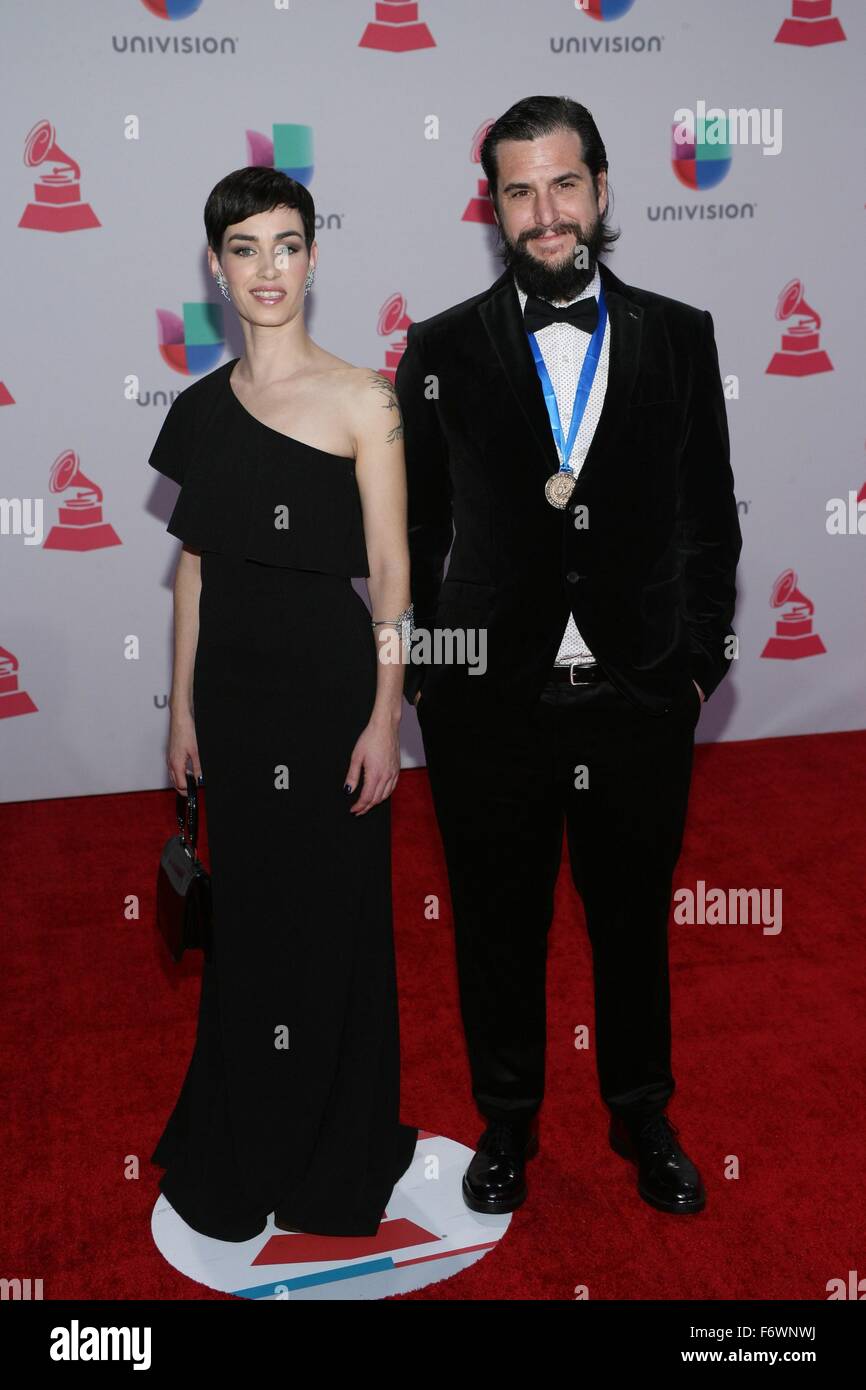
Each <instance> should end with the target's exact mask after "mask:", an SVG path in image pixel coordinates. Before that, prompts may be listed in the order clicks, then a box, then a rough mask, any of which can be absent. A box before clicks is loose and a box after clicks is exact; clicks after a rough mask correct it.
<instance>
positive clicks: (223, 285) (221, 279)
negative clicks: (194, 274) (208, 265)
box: [213, 267, 231, 300]
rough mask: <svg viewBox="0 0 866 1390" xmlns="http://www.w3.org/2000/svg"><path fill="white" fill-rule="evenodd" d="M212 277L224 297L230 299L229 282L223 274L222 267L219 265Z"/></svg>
mask: <svg viewBox="0 0 866 1390" xmlns="http://www.w3.org/2000/svg"><path fill="white" fill-rule="evenodd" d="M213 278H214V279H215V280H216V282H217V284H218V285H219V287H220V289H221V290H222V292H223V294H224V295H225V297H226V299H228V300H230V299H231V295H230V294H229V282H228V280H227V279H226V277H225V276H224V275H223V272H222V267H220V269H219V270H218V271H217V273H216V275H215V276H214V277H213Z"/></svg>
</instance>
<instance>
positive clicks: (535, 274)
mask: <svg viewBox="0 0 866 1390" xmlns="http://www.w3.org/2000/svg"><path fill="white" fill-rule="evenodd" d="M553 230H556V231H559V232H565V233H568V232H573V233H574V236H575V238H576V245H575V246H574V248H573V250H571V251H569V252H567V253H566V254H565V256H564V257H563V259H562V260H560V261H558V262H557V263H556V264H555V265H551V264H549V263H548V262H546V261H541V260H539V258H538V257H537V256H534V255H533V253H532V252H531V251H530V250H528V248H527V245H526V243H527V242H528V241H531V240H534V239H535V238H536V237H538V236H541V235H542V234H543V233H544V232H546V231H553ZM602 240H603V231H602V225H601V218H600V217H596V219H595V221H594V222H593V223H592V225H591V226H590V227H589V229H588V230H587V231H586V232H584V230H583V228H582V227H581V225H580V223H579V222H565V221H561V222H557V223H556V224H555V227H554V228H550V227H530V228H528V230H527V231H524V232H521V233H520V236H519V237H518V238H517V241H516V242H512V241H509V239H508V238H507V237H506V235H505V232H504V231H503V232H502V243H503V250H502V259H503V260H504V262H505V264H506V266H507V267H508V269H509V270H511V271H513V272H514V274H515V275H516V277H517V283H518V285H519V286H520V288H521V289H522V290H523V292H524V294H533V295H536V296H537V297H538V298H539V299H546V300H547V301H548V302H549V303H552V302H553V301H554V300H557V299H576V298H577V296H578V295H579V294H580V292H581V291H582V290H585V289H586V287H587V285H588V284H589V282H590V280H591V279H592V277H593V276H594V274H595V268H596V265H597V264H598V256H599V252H600V251H601V246H602ZM582 246H583V247H585V248H586V266H585V267H584V266H583V265H575V264H574V258H575V257H576V256H577V253H578V251H579V250H580V248H581V247H582ZM582 259H583V258H582V257H581V260H582Z"/></svg>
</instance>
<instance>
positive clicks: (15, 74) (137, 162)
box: [0, 0, 866, 801]
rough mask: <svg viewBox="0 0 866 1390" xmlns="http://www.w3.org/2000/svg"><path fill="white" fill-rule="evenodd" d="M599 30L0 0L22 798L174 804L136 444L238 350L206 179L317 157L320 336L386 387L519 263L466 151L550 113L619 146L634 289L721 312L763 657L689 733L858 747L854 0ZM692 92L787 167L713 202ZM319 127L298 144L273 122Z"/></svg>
mask: <svg viewBox="0 0 866 1390" xmlns="http://www.w3.org/2000/svg"><path fill="white" fill-rule="evenodd" d="M585 8H586V9H587V10H589V11H590V12H589V13H587V12H583V10H582V8H581V6H580V4H577V5H576V4H575V3H574V0H532V3H521V2H520V0H420V4H419V5H414V6H413V5H412V4H408V3H403V4H395V3H394V2H393V0H380V2H379V3H378V4H375V3H374V0H288V3H280V0H277V3H258V4H253V3H250V2H249V0H247V3H241V2H240V0H199V2H198V3H196V0H112V3H109V2H108V0H101V3H98V2H97V0H94V3H90V4H88V5H87V6H83V7H81V6H71V5H69V4H67V3H61V0H42V2H40V0H4V4H3V6H2V15H0V24H2V51H3V54H4V68H5V72H4V81H3V93H2V103H3V107H2V111H3V120H2V126H0V142H2V154H0V158H2V166H3V186H4V194H5V196H4V213H3V220H2V238H3V245H2V253H0V254H2V265H3V271H4V282H5V283H4V291H5V293H4V298H5V301H6V312H5V314H4V329H5V331H4V333H3V337H2V346H0V382H2V386H0V398H2V400H3V401H4V404H3V405H2V406H0V430H2V441H3V453H2V483H0V562H2V574H3V580H2V610H0V757H2V787H0V798H2V799H3V800H5V801H14V800H24V799H30V798H35V797H54V796H69V795H77V794H86V793H98V792H109V791H124V790H133V789H137V788H152V787H158V786H165V785H167V773H166V770H165V765H164V742H165V736H166V732H167V719H168V716H167V709H166V697H167V693H168V687H169V681H170V661H171V649H170V629H171V591H170V585H171V579H172V574H173V568H174V560H175V557H176V552H177V542H176V541H174V539H173V538H172V537H170V536H168V535H166V533H165V530H164V527H165V522H166V520H167V518H168V516H169V513H170V511H171V508H172V505H173V501H174V496H175V493H176V489H175V487H174V485H173V484H172V483H170V482H168V481H167V480H165V479H162V478H160V477H159V476H158V475H157V474H155V473H154V471H153V470H152V469H151V468H150V467H149V466H148V464H147V456H148V453H149V452H150V449H151V447H152V444H153V441H154V439H155V438H156V435H157V433H158V430H159V427H160V424H161V421H162V418H163V416H164V413H165V408H166V404H167V402H168V401H169V400H170V399H171V397H172V395H173V394H174V393H176V392H177V391H179V390H181V389H182V388H183V387H184V386H186V385H188V384H189V382H190V380H191V379H193V377H194V376H195V375H196V373H198V372H202V371H208V370H211V369H212V368H213V367H215V366H218V365H219V364H220V363H222V362H224V361H226V360H227V359H228V358H230V357H235V356H238V355H239V354H240V353H241V351H242V339H241V335H240V332H239V329H238V326H237V323H236V321H235V320H234V310H233V309H231V307H230V306H229V305H226V311H227V312H226V314H225V316H223V315H222V305H223V303H224V301H223V300H222V299H221V296H220V295H219V293H218V291H217V290H216V287H215V285H214V284H213V282H212V280H211V278H210V275H209V273H208V269H207V262H206V258H205V251H204V247H205V241H204V232H203V223H202V210H203V207H204V203H205V199H206V197H207V194H208V192H209V191H210V189H211V188H212V187H213V185H214V184H215V183H216V182H217V180H218V179H220V178H221V177H222V176H223V175H224V174H226V173H228V172H229V171H230V170H232V169H236V168H239V167H241V166H243V165H245V164H248V163H276V164H277V165H278V167H291V168H294V169H297V168H299V167H301V166H305V165H306V164H308V163H309V162H310V160H311V161H312V166H313V172H312V174H310V175H309V176H308V181H309V186H310V190H311V192H312V194H313V196H314V198H315V202H316V208H317V212H318V214H319V220H320V230H319V233H318V238H319V245H320V260H319V269H318V273H317V279H316V288H315V290H314V292H313V294H312V295H311V296H310V299H309V300H308V305H309V310H308V313H309V318H308V324H309V328H310V331H311V333H312V335H313V337H314V338H315V339H316V340H317V341H318V342H319V343H321V344H322V346H324V347H326V348H328V349H329V350H331V351H333V352H336V353H338V354H339V355H340V356H342V357H346V358H348V359H350V360H351V361H354V362H356V363H359V364H366V365H369V366H371V367H376V368H379V369H383V368H390V369H391V370H393V368H394V366H395V364H396V361H397V360H398V358H399V352H400V345H401V340H402V338H403V335H404V333H405V319H406V318H408V319H409V320H413V319H421V318H426V317H428V316H429V315H431V314H433V313H436V312H438V311H439V310H440V309H442V308H445V307H446V306H447V305H449V304H452V303H455V302H457V301H459V300H462V299H465V298H466V297H468V296H469V295H472V294H476V293H478V292H479V291H480V290H482V289H483V288H484V287H485V286H486V285H488V284H489V283H491V282H492V281H493V280H494V279H495V278H496V277H497V276H498V275H499V273H500V271H501V263H500V261H499V260H498V259H497V258H496V256H495V254H494V249H493V248H494V240H493V236H492V233H491V230H490V228H489V226H488V225H487V224H486V223H485V221H483V220H481V221H479V220H472V217H471V216H470V217H468V218H467V217H465V216H464V213H465V211H466V209H467V206H468V205H469V204H470V201H471V199H472V198H473V195H477V194H478V193H479V188H478V179H479V175H480V173H481V170H480V167H479V166H478V164H477V163H473V161H472V151H473V141H474V137H475V136H476V134H477V132H478V130H479V127H481V126H482V125H483V124H484V123H486V122H487V121H489V120H491V119H492V118H493V117H495V116H497V115H499V114H501V113H502V112H503V111H504V110H505V109H506V108H507V107H508V106H509V105H511V103H512V102H514V101H515V100H517V99H518V98H520V97H522V96H527V95H531V94H533V93H542V92H546V93H554V94H559V93H564V94H567V95H570V96H572V97H574V98H575V99H577V100H579V101H582V102H583V103H585V104H586V105H587V106H588V107H589V108H590V110H591V111H592V112H593V114H594V116H595V117H596V120H597V122H598V125H599V128H600V130H601V133H602V137H603V139H604V141H605V143H606V146H607V151H608V158H609V160H610V181H611V186H612V189H613V198H614V202H613V221H614V223H615V224H616V225H618V226H620V227H621V228H622V232H623V235H622V237H621V239H620V242H619V243H618V246H617V249H616V251H615V253H614V254H613V256H612V258H611V261H610V264H611V267H612V268H613V269H614V270H615V271H616V273H617V274H618V275H619V276H620V278H621V279H623V280H625V281H626V282H628V283H631V284H636V285H641V286H644V287H646V288H649V289H653V290H657V291H660V292H662V293H664V294H668V295H672V296H674V297H675V298H678V299H682V300H685V301H687V302H689V303H691V304H695V305H698V306H700V307H701V308H706V309H709V310H710V311H711V313H712V314H713V318H714V321H715V326H716V335H717V341H718V345H719V355H720V360H721V367H722V373H723V375H724V376H725V378H726V379H728V378H729V379H730V381H729V387H730V395H731V399H730V400H729V404H728V413H729V421H730V429H731V439H732V458H733V464H734V472H735V476H736V483H737V497H738V502H739V506H740V513H741V523H742V527H743V533H744V551H743V559H742V562H741V569H740V580H739V591H740V599H739V606H738V612H737V617H736V619H735V628H736V630H737V632H738V634H739V639H740V651H739V659H738V661H737V664H736V666H735V668H734V670H733V671H732V672H731V674H730V676H729V677H728V678H727V679H726V680H725V681H724V682H723V683H722V685H721V686H720V687H719V689H718V691H717V692H716V693H715V695H714V696H713V697H712V699H711V701H710V702H709V704H708V705H707V707H706V709H705V710H704V713H703V715H702V718H701V721H700V726H699V735H698V736H699V737H700V738H702V739H707V738H724V739H743V738H762V737H767V736H773V735H781V734H791V733H808V732H815V731H818V732H820V731H828V730H836V729H852V728H860V727H863V726H864V724H866V720H864V708H866V701H864V686H866V680H864V676H866V661H864V649H866V641H864V638H866V615H864V603H863V590H864V583H863V579H864V548H866V537H864V535H862V534H857V519H858V515H859V513H862V512H863V511H864V510H866V506H863V507H860V508H859V509H858V506H857V501H856V498H857V495H858V494H859V493H861V489H863V487H864V483H866V461H864V456H863V418H862V364H863V344H862V331H863V312H862V310H863V301H862V287H863V279H862V272H861V266H862V226H863V218H864V188H866V184H864V180H863V168H862V148H861V141H860V140H859V138H858V137H859V135H860V131H861V129H862V121H861V116H862V75H863V70H864V34H866V13H864V6H863V4H862V0H833V3H831V0H725V3H724V4H719V3H718V0H586V4H585ZM413 10H416V11H417V12H418V13H417V18H415V17H414V16H413V13H412V11H413ZM377 16H378V19H377ZM372 21H376V23H373V24H372V26H371V22H372ZM368 26H371V27H368ZM699 102H704V103H706V105H707V106H709V107H717V108H721V110H722V111H724V112H728V111H730V110H731V109H732V108H756V109H758V110H763V111H764V112H765V121H766V122H767V125H766V127H765V132H766V134H767V137H768V138H767V140H766V141H765V144H767V145H769V144H770V143H771V141H770V139H769V136H770V134H772V136H773V141H774V142H775V143H778V137H779V134H780V133H781V137H782V139H781V150H780V151H779V152H778V153H775V154H764V152H763V148H764V147H763V146H762V145H761V144H756V143H735V144H733V145H732V147H731V150H730V162H729V163H727V162H725V161H723V162H722V163H719V162H718V161H715V171H716V173H718V174H721V175H722V177H721V179H720V181H719V182H717V183H715V185H714V186H707V182H706V176H707V161H705V160H703V159H701V158H699V160H698V163H697V171H698V174H697V183H698V186H697V187H695V186H692V184H690V183H689V182H688V180H689V178H690V177H692V176H691V175H690V173H689V169H690V168H692V167H694V166H686V165H682V166H681V168H682V170H683V173H682V176H680V175H678V174H677V173H676V172H675V170H674V167H673V163H672V158H671V154H672V126H673V123H674V117H675V113H676V112H677V111H678V110H679V109H680V108H690V109H692V110H694V111H697V110H698V103H699ZM431 118H433V119H431ZM780 122H781V124H780ZM40 123H42V124H41V126H40ZM299 126H300V127H310V134H309V137H304V136H303V135H301V136H298V133H297V132H294V133H293V132H292V131H285V130H281V129H280V128H281V127H299ZM37 127H38V128H37ZM34 128H37V129H34ZM431 136H432V137H434V138H431ZM28 137H29V141H28ZM293 137H294V138H293ZM275 138H276V150H274V148H273V142H274V140H275ZM305 139H306V141H307V145H308V148H309V149H311V150H312V154H310V153H309V152H307V151H305V149H304V143H305ZM284 141H285V142H287V143H286V145H283V143H282V142H284ZM699 153H700V154H703V153H714V154H717V153H719V151H718V148H717V147H714V148H713V149H712V150H711V149H710V145H709V144H708V143H705V145H704V146H703V147H702V149H701V150H700V151H699ZM76 166H78V169H76ZM79 170H80V175H79V172H78V171H79ZM710 173H712V170H710ZM684 180H686V181H684ZM481 191H482V194H483V189H482V190H481ZM475 206H476V207H478V206H480V207H481V209H482V213H481V216H482V218H483V216H484V212H483V208H484V201H483V197H482V200H481V202H480V204H476V205H475ZM792 281H800V288H799V289H798V288H797V286H796V285H794V286H793V287H792V288H791V289H790V290H789V292H788V299H787V302H786V303H785V305H784V311H788V310H790V311H791V312H790V313H789V314H788V317H787V318H786V319H785V321H782V320H781V319H779V318H777V305H778V302H779V298H780V294H781V292H782V291H783V289H784V288H785V287H786V286H789V285H790V283H791V282H792ZM395 296H402V300H399V299H398V300H396V301H395V299H394V297H395ZM206 304H211V305H213V306H215V314H216V317H215V318H212V317H211V318H209V317H208V315H209V313H210V311H208V310H207V309H201V308H198V307H196V306H201V305H206ZM185 306H187V307H186V308H185ZM386 306H388V309H387V311H386V313H385V315H384V316H383V310H384V309H386ZM203 322H204V323H205V324H206V325H207V327H208V329H209V333H206V334H205V338H206V339H210V341H206V343H205V346H204V348H203V350H202V353H201V356H199V357H196V353H195V351H194V349H195V347H196V343H197V340H200V338H201V333H200V327H201V324H202V323H203ZM401 323H402V327H401ZM380 330H383V331H380ZM776 354H779V357H778V358H776ZM774 358H775V359H776V362H777V363H778V364H779V365H780V366H781V369H782V370H781V371H775V370H774V371H772V372H768V370H767V368H768V367H769V366H770V364H771V362H773V360H774ZM185 362H186V363H192V364H193V371H192V372H191V373H190V372H189V371H187V370H185V369H184V363H185ZM64 455H70V457H69V458H67V459H65V460H64V458H63V456H64ZM75 456H77V463H76V457H75ZM57 460H59V462H58V463H57V465H56V469H54V472H55V486H56V487H59V488H60V489H61V490H60V491H52V490H51V486H50V475H52V469H53V468H54V466H55V461H57ZM76 467H77V468H78V469H79V470H80V474H83V475H84V479H83V480H82V479H81V478H80V476H79V474H76V472H75V470H76ZM57 474H59V477H58V476H56V475H57ZM100 492H101V497H100ZM863 495H864V496H866V493H864V494H863ZM832 499H840V500H841V502H842V503H844V507H843V508H842V509H841V510H842V514H843V521H842V525H841V527H840V528H838V529H840V530H841V532H842V533H841V534H832V526H831V525H830V524H829V523H828V506H830V507H831V509H832ZM40 509H41V521H40ZM860 525H861V527H862V528H863V530H864V531H866V519H864V520H862V521H861V522H860ZM788 571H793V572H794V575H796V580H795V579H794V578H793V577H792V576H789V577H788V578H787V580H782V576H783V575H785V574H786V572H788ZM780 580H781V584H779V583H777V581H780ZM356 584H357V586H358V588H359V590H360V591H361V592H364V584H363V581H362V580H358V581H356ZM774 586H776V593H777V597H778V598H779V599H780V600H781V601H780V604H779V606H777V607H773V606H772V604H771V593H772V592H773V590H774ZM777 625H778V634H779V635H778V641H777V642H776V644H775V645H774V646H771V647H770V648H769V650H768V649H767V644H768V641H769V639H771V638H773V637H775V636H776V635H777ZM821 648H823V650H821ZM405 711H406V714H405V719H404V731H405V732H404V754H405V757H404V762H405V765H411V764H412V763H413V762H417V761H423V750H422V748H421V744H420V739H419V736H418V731H417V726H416V724H415V718H414V713H413V712H412V711H410V710H409V708H408V706H405Z"/></svg>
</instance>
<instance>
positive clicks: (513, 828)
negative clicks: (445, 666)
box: [418, 679, 700, 1120]
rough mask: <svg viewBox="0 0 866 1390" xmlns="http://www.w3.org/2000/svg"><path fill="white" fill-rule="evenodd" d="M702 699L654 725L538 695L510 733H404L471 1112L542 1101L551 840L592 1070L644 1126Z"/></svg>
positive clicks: (497, 725)
mask: <svg viewBox="0 0 866 1390" xmlns="http://www.w3.org/2000/svg"><path fill="white" fill-rule="evenodd" d="M699 713H700V697H699V695H698V692H697V690H696V688H695V686H694V684H693V683H692V681H691V680H689V681H688V685H687V688H686V687H685V686H684V688H683V690H682V692H681V695H680V697H679V698H678V699H677V701H676V702H675V703H674V704H673V705H672V707H671V709H670V711H669V712H668V713H667V714H664V715H655V714H647V713H644V712H643V711H642V710H639V709H637V708H636V707H635V706H634V705H632V704H631V703H630V702H629V701H628V700H627V699H626V697H625V696H624V695H622V694H620V692H619V691H618V690H617V689H616V687H615V686H614V685H613V684H612V683H611V682H610V681H608V680H606V679H603V680H601V681H599V682H598V683H595V684H581V685H574V686H572V685H570V684H568V683H567V682H565V683H563V682H559V681H557V682H554V681H551V682H550V683H548V684H547V685H546V686H545V688H544V690H543V691H542V695H541V698H540V699H539V701H538V703H537V705H536V706H535V708H534V709H533V710H532V712H531V713H530V714H528V715H526V716H524V717H523V718H519V717H515V716H514V714H513V713H509V715H508V716H503V715H501V714H499V713H498V712H497V711H496V710H495V709H491V710H489V712H488V713H487V714H486V715H485V718H484V719H483V720H477V719H472V720H470V721H468V722H466V721H461V720H460V719H459V718H458V717H455V716H453V715H452V714H451V713H450V711H448V710H447V709H446V707H445V706H443V705H440V703H439V702H437V701H436V700H435V699H434V701H433V702H431V703H430V704H429V705H428V706H426V707H425V698H424V695H423V694H422V696H421V700H420V702H419V705H418V718H419V723H420V726H421V732H422V735H423V739H424V747H425V752H426V756H427V768H428V775H429V778H430V785H431V789H432V794H433V800H434V805H435V809H436V815H437V819H438V822H439V828H440V833H441V836H442V842H443V848H444V851H445V858H446V863H447V868H448V878H449V886H450V891H451V900H452V907H453V912H454V927H455V936H456V952H457V968H458V976H459V989H460V1005H461V1011H462V1016H463V1025H464V1028H465V1033H466V1040H467V1047H468V1053H469V1061H470V1067H471V1073H472V1089H473V1095H474V1097H475V1101H476V1103H477V1105H478V1107H479V1109H480V1110H481V1112H482V1114H483V1115H484V1116H486V1117H487V1118H488V1119H491V1120H493V1119H516V1118H530V1117H531V1116H532V1115H533V1114H534V1113H535V1112H536V1111H537V1110H538V1108H539V1106H540V1105H541V1101H542V1098H543V1095H544V1060H545V1042H546V999H545V978H546V961H547V934H548V929H549V927H550V922H551V918H552V915H553V893H554V886H555V883H556V878H557V873H558V870H559V866H560V861H561V856H562V830H563V822H564V823H565V828H566V834H567V841H568V850H569V859H570V864H571V874H572V879H573V881H574V885H575V887H576V888H577V891H578V893H579V894H580V896H581V898H582V900H583V905H584V909H585V913H586V920H587V927H588V931H589V937H590V943H591V948H592V960H593V977H594V996H595V1027H596V1038H595V1044H596V1064H597V1071H598V1082H599V1088H600V1092H601V1096H602V1099H603V1101H604V1102H605V1103H606V1105H607V1106H608V1107H609V1109H610V1111H611V1112H612V1113H613V1114H619V1115H622V1116H623V1117H624V1118H626V1119H629V1120H638V1119H641V1118H645V1117H648V1116H650V1115H653V1114H656V1113H658V1112H660V1111H662V1110H663V1109H664V1108H665V1105H666V1103H667V1101H668V1100H669V1098H670V1097H671V1095H672V1094H673V1091H674V1078H673V1074H672V1071H671V1027H670V987H669V977H668V939H667V928H668V914H669V910H670V902H671V894H672V879H673V871H674V868H675V865H676V862H677V859H678V858H679V854H680V849H681V846H682V836H683V826H684V822H685V815H686V807H687V803H688V792H689V783H690V780H691V768H692V754H693V750H694V730H695V725H696V724H697V720H698V716H699Z"/></svg>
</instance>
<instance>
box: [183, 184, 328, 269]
mask: <svg viewBox="0 0 866 1390" xmlns="http://www.w3.org/2000/svg"><path fill="white" fill-rule="evenodd" d="M276 207H288V208H296V209H297V211H298V212H299V213H300V214H301V222H302V223H303V226H304V241H305V243H306V247H307V251H308V252H309V250H310V247H311V246H312V244H313V240H314V238H315V235H316V209H315V206H314V204H313V199H312V197H311V195H310V191H309V189H307V188H305V187H304V185H303V184H302V183H298V181H297V179H292V178H289V176H288V174H283V173H281V172H280V170H279V169H268V168H266V167H265V166H264V165H260V164H249V165H247V167H246V168H245V169H234V170H233V171H232V173H230V174H226V176H225V178H224V179H220V181H219V183H218V184H216V185H215V186H214V187H213V188H212V189H211V191H210V193H209V194H208V200H207V202H206V203H205V205H204V225H205V231H206V232H207V240H208V245H209V246H210V247H211V249H212V250H213V251H214V252H215V253H216V255H217V256H219V255H220V253H221V251H222V244H223V236H224V235H225V230H226V227H232V226H234V224H235V223H236V222H243V221H245V219H246V218H247V217H252V216H254V214H255V213H257V212H270V210H271V208H276Z"/></svg>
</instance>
